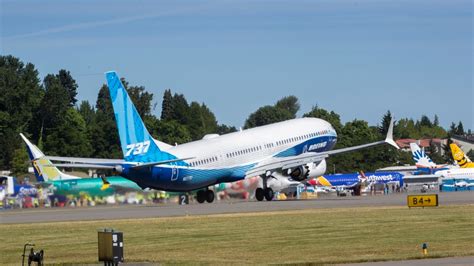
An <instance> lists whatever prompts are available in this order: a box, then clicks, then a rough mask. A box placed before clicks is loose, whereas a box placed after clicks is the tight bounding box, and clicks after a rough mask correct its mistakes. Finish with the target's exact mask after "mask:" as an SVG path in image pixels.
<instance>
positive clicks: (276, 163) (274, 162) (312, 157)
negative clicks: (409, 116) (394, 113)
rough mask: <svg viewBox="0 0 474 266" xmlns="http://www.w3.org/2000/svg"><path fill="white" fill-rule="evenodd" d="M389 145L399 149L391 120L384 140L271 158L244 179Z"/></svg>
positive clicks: (248, 173) (258, 165) (251, 170)
mask: <svg viewBox="0 0 474 266" xmlns="http://www.w3.org/2000/svg"><path fill="white" fill-rule="evenodd" d="M385 143H387V144H390V145H392V146H394V147H395V148H397V149H399V147H398V145H397V144H396V143H395V141H394V140H393V120H392V121H390V126H389V128H388V131H387V137H386V138H385V140H381V141H376V142H372V143H367V144H362V145H357V146H353V147H347V148H342V149H337V150H331V151H326V152H318V153H316V152H306V153H303V154H300V155H297V156H288V157H272V158H269V159H265V160H263V161H261V162H260V163H258V164H257V165H256V166H255V167H253V168H252V169H250V170H249V171H247V172H246V177H247V178H248V177H253V176H261V175H264V174H265V175H267V176H269V175H271V173H272V172H274V171H279V170H282V171H284V170H287V169H291V168H294V167H298V166H302V165H305V164H308V163H314V162H321V161H322V160H324V159H325V158H327V157H329V156H330V155H335V154H340V153H345V152H350V151H355V150H360V149H364V148H368V147H372V146H377V145H381V144H385Z"/></svg>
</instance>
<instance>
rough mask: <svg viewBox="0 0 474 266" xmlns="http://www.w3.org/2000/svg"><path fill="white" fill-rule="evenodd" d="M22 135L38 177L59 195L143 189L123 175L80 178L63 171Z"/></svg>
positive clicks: (93, 194)
mask: <svg viewBox="0 0 474 266" xmlns="http://www.w3.org/2000/svg"><path fill="white" fill-rule="evenodd" d="M20 136H21V137H22V139H23V141H24V142H25V143H26V147H27V151H28V155H29V156H30V160H31V162H32V164H33V169H34V172H35V175H36V179H37V180H38V181H40V182H42V183H41V184H42V185H43V186H47V187H51V188H52V189H53V191H54V193H55V194H57V195H65V196H66V195H74V196H81V195H83V194H86V195H89V196H91V197H96V196H98V197H106V196H111V195H113V194H115V193H125V192H130V191H141V188H140V187H139V186H138V185H137V184H135V183H134V182H132V181H130V180H128V179H126V178H123V177H121V176H112V177H107V178H105V177H104V178H80V177H78V176H72V175H68V174H66V173H63V172H61V171H59V169H58V168H56V167H55V166H54V165H52V163H51V161H50V160H48V159H47V158H46V157H45V156H44V154H43V153H42V152H41V150H40V149H39V148H38V147H36V146H35V145H34V144H33V143H31V142H30V141H29V140H28V139H27V138H26V137H25V136H24V135H23V134H21V133H20Z"/></svg>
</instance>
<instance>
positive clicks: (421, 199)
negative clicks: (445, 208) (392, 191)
mask: <svg viewBox="0 0 474 266" xmlns="http://www.w3.org/2000/svg"><path fill="white" fill-rule="evenodd" d="M407 204H408V207H436V206H438V194H427V195H408V196H407Z"/></svg>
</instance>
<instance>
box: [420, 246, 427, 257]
mask: <svg viewBox="0 0 474 266" xmlns="http://www.w3.org/2000/svg"><path fill="white" fill-rule="evenodd" d="M421 248H422V249H423V255H425V256H427V255H428V244H426V243H423V245H421Z"/></svg>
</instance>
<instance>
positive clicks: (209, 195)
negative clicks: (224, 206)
mask: <svg viewBox="0 0 474 266" xmlns="http://www.w3.org/2000/svg"><path fill="white" fill-rule="evenodd" d="M206 201H207V202H209V203H212V202H213V201H214V191H212V190H207V191H206Z"/></svg>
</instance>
